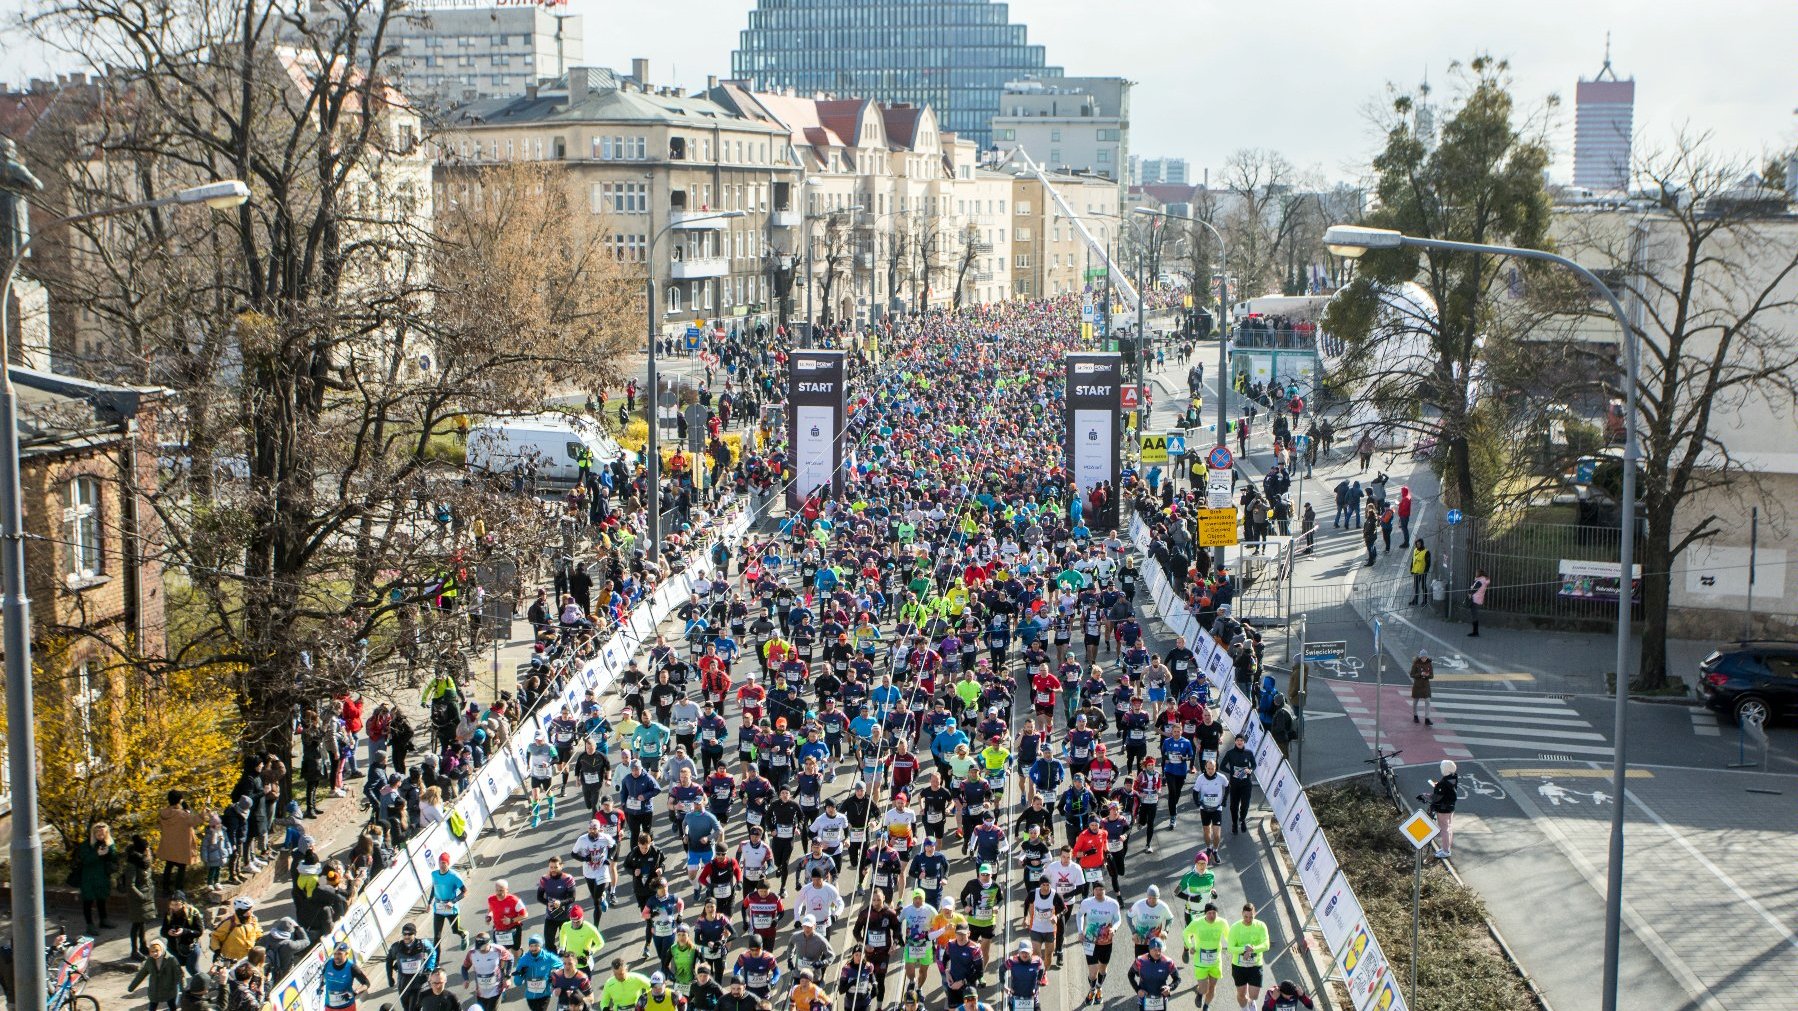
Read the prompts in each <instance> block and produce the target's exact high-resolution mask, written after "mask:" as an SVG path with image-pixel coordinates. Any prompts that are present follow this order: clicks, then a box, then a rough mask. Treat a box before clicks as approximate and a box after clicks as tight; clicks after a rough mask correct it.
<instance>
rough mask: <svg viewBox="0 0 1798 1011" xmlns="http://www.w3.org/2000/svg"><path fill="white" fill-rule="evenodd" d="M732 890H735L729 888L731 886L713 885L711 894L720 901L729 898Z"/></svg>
mask: <svg viewBox="0 0 1798 1011" xmlns="http://www.w3.org/2000/svg"><path fill="white" fill-rule="evenodd" d="M734 890H735V889H733V888H731V886H729V885H713V886H712V894H713V895H716V896H717V897H718V898H721V899H728V898H730V896H731V893H732V892H733V891H734Z"/></svg>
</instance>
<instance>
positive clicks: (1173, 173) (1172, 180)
mask: <svg viewBox="0 0 1798 1011" xmlns="http://www.w3.org/2000/svg"><path fill="white" fill-rule="evenodd" d="M1136 165H1137V170H1136V181H1135V184H1136V185H1138V186H1186V185H1190V182H1189V180H1190V173H1191V171H1192V170H1191V168H1190V167H1189V166H1188V165H1187V162H1186V159H1185V158H1143V159H1141V160H1140V161H1138V162H1137V163H1136Z"/></svg>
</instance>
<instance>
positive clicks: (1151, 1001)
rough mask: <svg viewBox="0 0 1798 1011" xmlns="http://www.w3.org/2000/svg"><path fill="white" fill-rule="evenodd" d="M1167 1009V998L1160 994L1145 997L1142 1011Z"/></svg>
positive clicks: (1162, 1010) (1163, 1010)
mask: <svg viewBox="0 0 1798 1011" xmlns="http://www.w3.org/2000/svg"><path fill="white" fill-rule="evenodd" d="M1166 1008H1167V998H1166V997H1163V996H1160V995H1159V994H1155V995H1151V996H1148V997H1144V998H1143V999H1142V1011H1166Z"/></svg>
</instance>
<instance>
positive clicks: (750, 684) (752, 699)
mask: <svg viewBox="0 0 1798 1011" xmlns="http://www.w3.org/2000/svg"><path fill="white" fill-rule="evenodd" d="M743 677H744V679H745V680H744V681H743V687H741V688H739V689H737V705H739V706H741V707H742V709H743V718H744V719H745V720H748V721H749V722H750V723H760V722H761V721H762V716H763V715H765V714H764V713H763V712H762V702H763V701H765V700H766V699H767V698H768V689H766V688H763V687H762V686H761V683H760V682H759V681H757V680H756V673H755V671H750V672H749V673H747V674H744V675H743Z"/></svg>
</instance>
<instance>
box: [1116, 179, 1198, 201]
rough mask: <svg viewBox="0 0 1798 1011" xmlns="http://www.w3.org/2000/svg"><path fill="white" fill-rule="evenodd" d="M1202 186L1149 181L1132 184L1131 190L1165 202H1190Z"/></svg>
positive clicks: (1133, 192) (1132, 192)
mask: <svg viewBox="0 0 1798 1011" xmlns="http://www.w3.org/2000/svg"><path fill="white" fill-rule="evenodd" d="M1200 189H1201V187H1198V186H1188V185H1185V184H1182V183H1149V184H1148V185H1145V186H1132V187H1130V192H1131V194H1132V195H1134V194H1138V193H1140V194H1142V195H1144V196H1146V197H1149V198H1150V199H1152V200H1155V201H1157V202H1159V203H1163V204H1190V203H1192V202H1193V197H1194V196H1196V195H1197V194H1198V192H1199V190H1200Z"/></svg>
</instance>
